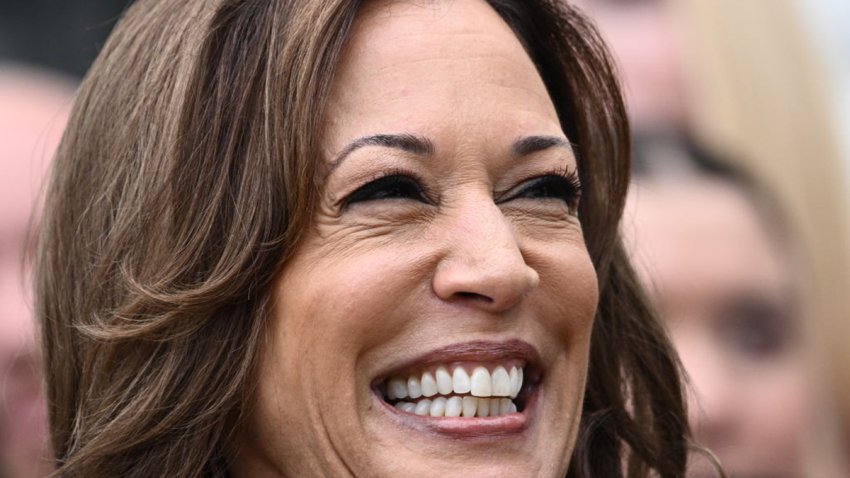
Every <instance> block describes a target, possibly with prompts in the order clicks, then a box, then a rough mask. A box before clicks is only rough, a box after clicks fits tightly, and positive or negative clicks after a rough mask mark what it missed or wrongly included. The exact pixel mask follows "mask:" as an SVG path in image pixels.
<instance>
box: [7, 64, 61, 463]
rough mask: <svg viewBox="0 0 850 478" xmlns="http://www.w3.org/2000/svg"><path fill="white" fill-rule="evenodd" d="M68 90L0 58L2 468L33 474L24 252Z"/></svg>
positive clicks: (42, 430)
mask: <svg viewBox="0 0 850 478" xmlns="http://www.w3.org/2000/svg"><path fill="white" fill-rule="evenodd" d="M72 92H73V89H72V87H71V86H69V85H67V84H66V83H64V82H62V81H60V80H57V79H54V78H52V77H50V76H46V75H44V74H43V73H36V72H33V71H26V70H13V69H11V68H10V67H8V66H4V65H0V104H2V105H3V107H2V108H0V158H2V162H3V174H0V476H11V477H13V478H29V477H33V478H35V477H43V476H46V475H47V474H48V473H50V471H51V468H50V466H49V465H50V462H49V460H48V459H47V453H46V446H45V444H46V440H47V438H46V437H47V419H46V414H45V407H44V400H43V397H42V393H41V378H40V374H39V373H38V363H37V362H38V361H37V356H38V354H37V347H36V343H35V331H34V324H33V311H32V300H31V295H30V292H31V291H30V290H29V287H28V285H29V284H28V281H29V276H28V275H26V276H25V275H24V274H23V273H24V272H25V269H24V264H25V261H24V253H25V251H26V250H27V248H28V247H29V245H28V243H27V231H28V227H29V224H30V216H31V214H32V212H33V207H34V206H35V204H36V201H35V198H36V196H37V194H38V192H39V188H40V184H41V178H42V175H43V174H44V171H45V170H46V165H47V162H48V161H49V159H50V157H51V156H52V155H53V150H54V149H55V147H56V145H57V144H58V142H59V138H60V136H61V133H62V128H63V127H64V124H65V121H66V118H67V113H68V111H67V110H68V108H69V107H70V104H71V94H72ZM4 473H5V474H4Z"/></svg>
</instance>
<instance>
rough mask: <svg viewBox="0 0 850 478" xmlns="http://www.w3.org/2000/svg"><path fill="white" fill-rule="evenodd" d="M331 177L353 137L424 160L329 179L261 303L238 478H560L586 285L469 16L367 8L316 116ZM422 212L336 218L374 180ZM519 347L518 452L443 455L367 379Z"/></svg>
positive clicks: (499, 25)
mask: <svg viewBox="0 0 850 478" xmlns="http://www.w3.org/2000/svg"><path fill="white" fill-rule="evenodd" d="M327 118H328V119H327V124H326V129H325V132H324V137H323V144H324V147H325V150H326V157H325V158H324V160H325V161H326V162H327V163H328V164H331V163H332V162H333V158H335V157H336V156H337V155H338V154H339V153H340V152H341V151H343V150H345V149H346V148H347V146H348V145H349V144H350V143H351V142H352V141H355V140H356V139H358V138H362V137H364V136H368V135H374V134H379V133H380V134H397V133H407V134H414V135H417V136H422V137H427V138H428V139H429V140H430V142H431V144H432V145H433V151H432V152H431V153H430V154H417V153H413V152H409V151H401V150H399V149H397V148H392V147H382V146H366V147H362V148H359V149H357V150H356V151H353V152H351V154H349V155H348V156H347V157H346V158H345V159H344V160H342V161H341V162H339V163H338V164H337V165H336V167H329V168H328V169H329V171H328V174H327V177H326V178H325V179H324V181H323V184H322V187H321V191H320V205H319V207H318V210H317V211H316V214H315V219H314V223H313V227H312V228H311V230H310V231H309V234H308V236H307V238H306V239H305V240H304V242H303V243H302V244H301V245H300V247H299V249H298V250H297V251H296V253H295V255H294V258H293V259H292V260H291V262H289V263H288V264H286V265H285V267H284V269H283V271H282V273H281V275H280V277H279V279H278V280H277V282H276V285H275V306H274V312H273V314H272V317H271V321H270V324H269V329H268V338H267V343H266V347H265V348H264V351H263V355H262V359H261V364H260V367H259V377H260V379H259V380H258V382H257V393H256V397H257V399H256V403H255V407H254V408H253V410H252V413H251V417H250V419H249V424H248V426H247V427H246V431H245V432H244V440H243V443H244V444H245V445H244V446H243V449H242V450H240V452H239V454H238V455H237V459H236V463H235V466H234V472H235V473H236V475H237V476H398V475H399V474H400V473H406V474H407V475H408V476H446V477H449V476H482V477H485V476H486V477H497V476H505V477H523V476H528V477H547V476H551V477H554V476H564V474H565V473H566V469H567V466H568V464H569V457H570V455H571V452H572V448H573V446H574V442H575V436H576V432H577V427H578V423H579V418H580V415H581V406H582V398H583V394H584V382H585V377H586V373H587V357H588V349H589V342H590V331H591V325H592V321H593V317H594V314H595V311H596V305H597V301H598V290H597V279H596V274H595V271H594V269H593V266H592V263H591V261H590V258H589V256H588V253H587V249H586V246H585V243H584V239H583V235H582V230H581V225H580V223H579V221H578V218H577V217H576V215H575V214H573V213H572V211H571V209H570V208H569V207H568V205H567V203H566V202H565V201H564V200H562V199H560V198H557V197H549V196H545V195H544V197H536V196H535V195H520V196H519V197H514V196H513V194H514V193H515V192H516V191H518V190H523V191H524V189H523V188H524V187H525V186H526V185H527V184H528V183H529V180H531V179H532V178H535V177H538V176H541V175H546V174H549V173H552V172H553V171H561V170H575V168H576V161H575V157H574V156H573V154H572V152H571V150H570V149H569V147H568V146H564V145H555V146H551V147H548V148H544V149H543V150H541V151H537V152H533V153H530V154H526V155H517V154H515V152H514V151H512V148H513V144H514V141H515V140H516V139H517V138H522V137H525V136H529V135H546V136H550V137H555V138H560V139H561V140H566V137H565V135H564V133H563V131H562V129H561V126H560V124H559V122H558V119H557V115H556V112H555V109H554V107H553V105H552V103H551V100H550V99H549V97H548V95H547V93H546V90H545V87H544V85H543V83H542V81H541V79H540V77H539V76H538V75H537V73H536V71H535V68H534V66H533V64H532V62H531V60H530V59H529V57H528V56H527V55H526V53H525V52H524V50H523V48H522V46H521V45H520V43H519V41H518V40H517V38H516V37H515V36H514V35H513V33H512V32H511V30H510V29H509V27H508V26H507V25H506V24H505V23H504V22H503V21H502V20H501V19H500V18H499V17H498V15H497V14H496V13H495V12H494V11H493V10H491V9H490V7H489V6H487V5H486V4H485V3H484V2H483V1H479V0H457V1H452V2H437V3H435V4H431V3H428V4H427V5H426V6H423V5H421V4H418V3H416V2H398V3H396V2H392V3H390V2H385V3H381V2H374V3H370V4H369V5H368V6H366V7H364V9H363V11H362V12H360V14H359V17H358V20H357V22H356V25H355V28H354V31H353V35H352V38H351V41H350V44H349V46H348V49H347V51H346V52H345V54H344V57H343V59H342V63H341V66H340V70H339V72H338V75H337V77H336V79H335V84H334V88H333V94H332V96H331V98H330V105H329V111H328V114H327ZM395 171H403V174H410V175H415V176H418V178H419V180H418V182H419V183H420V184H421V186H422V188H423V189H424V190H425V191H426V192H425V196H426V197H425V198H411V197H389V198H382V199H372V200H365V201H359V202H355V203H353V204H349V205H348V206H347V207H346V206H345V199H346V198H348V197H350V195H351V193H352V192H354V191H356V190H358V188H360V187H361V186H363V185H364V184H367V183H369V182H370V181H373V180H374V179H376V178H377V177H380V176H381V175H384V174H386V173H387V172H395ZM475 340H483V341H492V342H494V343H499V342H504V341H507V340H521V341H524V342H526V343H528V344H530V345H532V346H533V347H534V348H535V349H536V350H537V352H538V353H539V355H540V366H541V367H542V368H543V369H544V378H543V380H542V383H541V385H540V389H539V392H538V393H539V395H538V399H539V400H538V402H537V405H536V406H535V412H534V414H533V417H531V418H529V420H528V423H527V426H526V427H525V428H524V429H523V430H522V432H520V433H513V434H491V435H486V434H485V436H479V437H477V438H458V437H450V436H447V435H445V434H441V433H438V432H434V431H433V430H426V429H423V428H421V427H417V426H416V425H415V423H414V422H415V419H413V420H411V419H409V418H408V419H406V420H405V419H398V415H393V412H392V411H388V408H389V407H387V406H385V404H384V403H383V402H381V401H380V399H379V398H376V395H375V393H373V390H372V388H371V387H372V384H373V382H374V381H375V379H376V378H377V377H380V376H382V374H388V373H390V372H392V371H393V370H394V369H396V368H397V367H399V366H401V365H402V364H404V363H407V362H409V361H411V360H415V359H417V357H421V356H422V355H423V354H427V353H430V352H433V351H434V350H437V349H439V348H441V347H445V346H450V345H456V344H465V343H469V342H470V341H475Z"/></svg>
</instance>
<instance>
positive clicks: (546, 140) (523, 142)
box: [513, 136, 573, 156]
mask: <svg viewBox="0 0 850 478" xmlns="http://www.w3.org/2000/svg"><path fill="white" fill-rule="evenodd" d="M556 146H557V147H561V148H566V149H567V150H569V151H570V152H572V150H573V148H572V145H570V142H569V141H567V140H566V139H564V138H560V137H558V136H525V137H522V138H519V139H517V140H516V141H514V145H513V151H514V155H516V156H527V155H529V154H531V153H536V152H538V151H543V150H544V149H549V148H553V147H556Z"/></svg>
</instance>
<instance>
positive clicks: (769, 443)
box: [624, 177, 807, 478]
mask: <svg viewBox="0 0 850 478" xmlns="http://www.w3.org/2000/svg"><path fill="white" fill-rule="evenodd" d="M626 214H627V216H626V220H625V222H624V233H625V234H626V236H627V239H628V241H629V247H630V250H631V252H632V256H633V258H634V261H635V264H636V267H637V268H638V272H639V274H640V276H641V278H642V280H643V282H644V283H645V285H646V286H647V288H648V290H649V293H650V296H651V297H652V299H653V300H654V302H655V304H656V306H657V307H658V309H659V311H660V313H661V315H662V317H663V319H665V322H666V325H667V327H668V329H669V331H670V333H671V336H672V339H673V342H674V344H675V346H676V348H677V350H678V352H679V354H680V356H681V359H682V362H683V365H684V367H685V369H686V371H687V373H688V375H689V378H690V389H691V393H690V397H689V399H690V403H689V413H690V421H691V427H692V430H693V433H694V438H695V440H696V442H697V443H698V444H699V445H702V446H705V447H707V448H709V449H710V450H711V451H713V452H714V453H715V454H716V455H717V456H718V457H719V458H720V461H721V463H722V464H723V467H724V468H725V469H726V471H727V472H729V473H730V476H732V477H737V478H756V477H757V478H780V477H797V476H802V471H801V458H800V446H801V441H802V432H803V429H804V428H805V426H804V421H805V420H804V417H805V415H806V408H807V398H806V391H805V390H806V383H805V381H804V378H803V375H804V368H803V367H804V364H803V359H802V350H801V349H802V344H801V338H800V332H799V329H800V324H799V320H800V318H799V317H798V314H797V305H796V304H795V283H794V279H793V275H794V271H793V270H792V267H791V265H790V260H789V257H788V255H787V253H786V251H785V250H784V249H783V247H782V245H781V243H780V241H778V240H777V238H776V234H775V233H774V232H773V230H771V229H769V228H768V227H766V225H765V224H764V221H763V218H761V217H760V215H759V213H758V212H757V210H756V209H755V207H754V206H753V203H752V201H751V200H750V199H749V198H748V197H747V196H746V194H745V193H744V192H743V191H741V190H740V188H738V187H737V186H735V185H733V184H731V183H729V182H723V181H720V180H715V179H705V178H699V177H696V178H689V179H685V180H682V181H680V182H675V181H673V180H669V179H667V180H658V181H652V180H649V181H648V182H647V183H645V184H638V185H637V187H634V188H633V189H632V192H631V194H630V197H629V202H628V206H627V208H626ZM693 461H694V465H693V468H692V470H691V473H690V474H689V476H693V477H709V476H717V475H716V472H714V471H713V470H712V469H711V468H710V467H709V466H708V462H707V460H705V459H699V458H697V457H694V458H693Z"/></svg>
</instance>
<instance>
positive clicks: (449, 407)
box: [395, 396, 517, 418]
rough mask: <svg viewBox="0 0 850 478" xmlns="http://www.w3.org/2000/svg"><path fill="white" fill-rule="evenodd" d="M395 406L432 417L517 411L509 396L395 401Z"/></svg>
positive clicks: (474, 415)
mask: <svg viewBox="0 0 850 478" xmlns="http://www.w3.org/2000/svg"><path fill="white" fill-rule="evenodd" d="M395 407H396V408H397V409H399V410H401V411H403V412H407V413H413V414H416V415H421V416H426V415H427V416H432V417H461V416H462V417H466V418H472V417H500V416H503V415H508V414H510V413H516V412H517V406H516V404H515V403H514V402H513V401H512V400H511V399H510V398H479V397H471V396H464V397H458V396H453V397H449V398H448V399H447V398H444V397H437V398H435V399H433V400H430V399H427V398H425V399H422V400H418V401H416V402H404V401H402V402H398V403H396V404H395Z"/></svg>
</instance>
